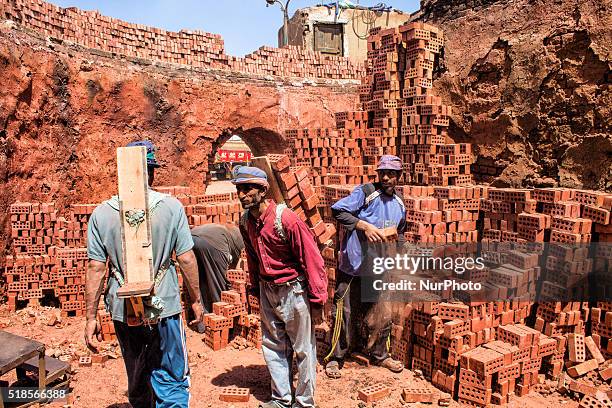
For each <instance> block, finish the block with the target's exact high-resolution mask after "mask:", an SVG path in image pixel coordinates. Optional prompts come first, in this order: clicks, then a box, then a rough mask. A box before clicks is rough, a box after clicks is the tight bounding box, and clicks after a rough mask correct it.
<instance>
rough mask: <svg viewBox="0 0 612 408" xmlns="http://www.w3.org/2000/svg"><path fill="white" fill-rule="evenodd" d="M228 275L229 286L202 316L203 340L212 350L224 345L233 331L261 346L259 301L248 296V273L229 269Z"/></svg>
mask: <svg viewBox="0 0 612 408" xmlns="http://www.w3.org/2000/svg"><path fill="white" fill-rule="evenodd" d="M243 264H244V262H243ZM227 278H228V281H229V282H230V284H231V286H232V289H231V290H228V291H223V292H221V301H220V302H215V303H213V311H212V313H208V314H206V315H204V324H205V325H206V332H205V333H204V342H205V343H206V345H208V346H209V347H210V348H211V349H213V350H215V351H217V350H220V349H222V348H225V347H226V346H227V345H228V344H229V341H230V334H231V333H230V330H232V331H233V333H232V334H233V335H237V336H241V337H243V338H245V339H247V341H248V342H249V343H250V344H251V345H252V346H254V347H256V348H261V326H260V323H259V301H258V299H257V298H256V297H253V296H251V295H247V287H248V275H247V272H246V271H245V270H243V269H233V270H229V271H228V273H227Z"/></svg>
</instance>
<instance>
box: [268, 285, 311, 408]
mask: <svg viewBox="0 0 612 408" xmlns="http://www.w3.org/2000/svg"><path fill="white" fill-rule="evenodd" d="M306 288H307V283H306V282H305V281H295V282H292V283H289V284H285V285H273V284H270V283H267V282H263V281H260V294H261V297H260V308H261V309H260V311H261V330H262V351H263V356H264V359H265V360H266V364H267V365H268V370H269V371H270V376H271V377H272V400H273V401H275V402H276V403H277V404H278V405H279V406H280V407H293V408H302V407H314V406H315V405H314V393H315V383H316V378H317V352H316V341H315V335H314V327H313V326H312V323H311V319H310V303H309V301H308V296H307V289H306ZM294 353H295V356H296V358H297V368H298V381H297V385H296V387H295V402H293V405H292V401H293V400H292V396H291V385H292V383H293V376H292V373H291V366H292V363H293V354H294Z"/></svg>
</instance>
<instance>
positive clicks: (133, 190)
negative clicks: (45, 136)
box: [117, 146, 154, 325]
mask: <svg viewBox="0 0 612 408" xmlns="http://www.w3.org/2000/svg"><path fill="white" fill-rule="evenodd" d="M117 178H118V187H119V214H120V217H121V243H122V247H123V274H124V276H123V277H124V281H125V282H124V285H122V286H121V287H120V288H119V290H117V297H119V298H122V299H129V304H128V305H127V306H128V307H127V309H128V324H131V325H136V324H140V323H141V322H142V318H143V317H144V305H143V301H142V298H143V297H146V296H150V295H151V293H152V291H153V285H154V268H153V246H152V240H151V223H150V214H149V189H148V171H147V150H146V148H145V147H143V146H135V147H120V148H118V149H117ZM134 219H137V220H138V222H134ZM130 308H131V310H130Z"/></svg>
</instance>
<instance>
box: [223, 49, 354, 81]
mask: <svg viewBox="0 0 612 408" xmlns="http://www.w3.org/2000/svg"><path fill="white" fill-rule="evenodd" d="M228 62H229V68H230V69H231V70H233V71H238V72H245V73H249V74H256V75H276V76H282V77H300V78H327V79H343V78H351V79H356V78H360V77H361V76H362V75H363V74H364V72H365V69H364V68H363V66H361V65H358V64H354V63H352V62H351V61H350V60H349V59H347V58H344V57H338V56H334V55H325V54H322V53H320V52H316V51H310V50H306V49H304V48H302V47H297V46H292V45H290V46H286V47H283V48H272V47H268V46H263V47H261V48H259V49H258V50H257V51H255V52H253V53H251V54H248V55H246V56H245V57H244V58H242V57H232V56H229V57H228Z"/></svg>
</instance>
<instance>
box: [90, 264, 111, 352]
mask: <svg viewBox="0 0 612 408" xmlns="http://www.w3.org/2000/svg"><path fill="white" fill-rule="evenodd" d="M105 275H106V263H105V262H100V261H97V260H95V259H90V260H89V263H88V264H87V279H86V280H85V307H86V316H87V323H86V324H85V344H87V347H89V348H91V349H94V350H96V346H95V343H94V338H95V339H96V340H97V341H98V342H100V341H102V333H101V327H100V324H99V323H98V320H97V319H96V315H97V313H98V304H99V303H100V296H102V289H103V287H104V277H105Z"/></svg>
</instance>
